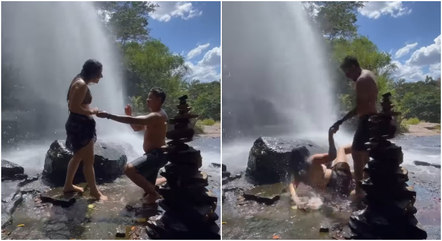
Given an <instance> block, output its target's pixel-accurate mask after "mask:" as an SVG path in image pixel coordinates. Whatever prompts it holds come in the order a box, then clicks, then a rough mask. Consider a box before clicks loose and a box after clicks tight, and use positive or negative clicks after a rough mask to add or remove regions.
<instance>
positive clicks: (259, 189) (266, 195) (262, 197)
mask: <svg viewBox="0 0 442 241" xmlns="http://www.w3.org/2000/svg"><path fill="white" fill-rule="evenodd" d="M285 191H286V185H285V184H284V183H276V184H267V185H260V186H256V187H254V188H252V189H250V190H247V191H245V192H244V194H243V196H244V198H245V199H246V200H255V201H257V202H260V203H265V204H267V205H270V204H273V203H274V202H276V201H277V200H279V198H280V196H281V194H282V193H283V192H285Z"/></svg>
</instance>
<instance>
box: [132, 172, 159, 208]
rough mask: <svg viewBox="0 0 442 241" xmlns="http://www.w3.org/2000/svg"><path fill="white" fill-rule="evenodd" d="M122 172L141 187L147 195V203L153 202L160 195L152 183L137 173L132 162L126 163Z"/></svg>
mask: <svg viewBox="0 0 442 241" xmlns="http://www.w3.org/2000/svg"><path fill="white" fill-rule="evenodd" d="M124 174H126V176H127V177H129V179H130V180H132V182H134V183H135V184H136V185H137V186H139V187H141V188H142V189H143V190H144V192H145V193H146V194H147V195H148V196H149V197H148V200H147V202H148V204H151V203H154V202H155V200H156V199H158V198H159V197H160V195H159V194H158V193H157V192H156V191H155V186H154V184H152V183H150V182H149V181H148V180H147V179H146V178H145V177H144V176H143V175H141V174H140V173H138V171H137V169H136V168H135V167H134V166H133V165H132V164H127V165H126V166H125V168H124Z"/></svg>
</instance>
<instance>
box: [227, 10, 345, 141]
mask: <svg viewBox="0 0 442 241" xmlns="http://www.w3.org/2000/svg"><path fill="white" fill-rule="evenodd" d="M322 41H323V37H322V36H321V35H320V34H319V32H317V31H316V30H315V29H314V28H313V27H312V26H311V24H310V22H309V19H308V17H307V16H306V13H305V12H304V10H303V7H302V5H301V3H291V2H277V3H276V2H272V3H265V2H259V3H258V2H255V3H246V2H244V3H237V2H235V3H234V2H227V3H224V4H223V46H224V48H223V137H226V138H229V139H234V138H236V137H238V136H243V135H246V136H250V135H252V136H259V135H265V134H269V133H270V134H272V135H281V134H283V133H285V134H287V133H291V134H293V133H297V135H299V134H300V133H309V132H315V133H318V132H319V133H327V130H328V128H329V126H331V124H333V122H334V121H335V119H336V117H335V116H336V115H335V113H337V112H336V110H335V107H336V105H335V104H334V103H333V98H332V93H333V86H332V84H331V83H330V81H329V80H330V79H331V72H330V71H329V70H328V68H329V67H328V59H327V57H326V55H325V49H324V46H326V43H325V42H322Z"/></svg>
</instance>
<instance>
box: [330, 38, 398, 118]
mask: <svg viewBox="0 0 442 241" xmlns="http://www.w3.org/2000/svg"><path fill="white" fill-rule="evenodd" d="M331 44H332V53H333V59H334V65H335V66H339V64H340V63H341V62H342V60H343V59H344V58H345V56H347V55H352V56H355V57H356V58H357V59H358V61H359V64H360V65H361V67H362V68H363V69H369V70H371V71H373V72H374V73H375V75H376V76H377V78H376V83H377V86H378V91H379V95H378V100H379V101H380V100H381V98H382V94H385V93H387V92H394V88H393V87H394V86H393V84H394V81H393V78H392V77H391V73H392V71H393V70H394V69H395V68H396V66H395V65H394V64H392V63H391V56H390V55H389V54H387V53H384V52H381V51H379V50H378V48H377V46H376V45H375V44H374V43H373V42H371V41H370V40H369V39H368V38H367V37H357V38H354V39H351V40H348V39H335V40H332V41H331ZM336 76H337V79H336V80H335V81H336V83H337V86H338V88H337V90H338V95H339V96H340V100H341V104H342V106H343V107H344V109H345V110H349V109H351V108H353V107H354V106H355V91H354V89H353V88H352V87H353V83H352V82H351V81H345V80H346V79H347V78H346V77H345V75H344V73H343V72H342V71H341V70H339V69H336Z"/></svg>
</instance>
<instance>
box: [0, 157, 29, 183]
mask: <svg viewBox="0 0 442 241" xmlns="http://www.w3.org/2000/svg"><path fill="white" fill-rule="evenodd" d="M24 171H25V170H24V168H23V167H22V166H20V165H17V164H15V163H13V162H10V161H7V160H3V159H2V181H4V180H20V179H24V178H26V177H27V175H26V174H24Z"/></svg>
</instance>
